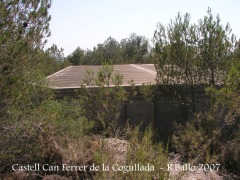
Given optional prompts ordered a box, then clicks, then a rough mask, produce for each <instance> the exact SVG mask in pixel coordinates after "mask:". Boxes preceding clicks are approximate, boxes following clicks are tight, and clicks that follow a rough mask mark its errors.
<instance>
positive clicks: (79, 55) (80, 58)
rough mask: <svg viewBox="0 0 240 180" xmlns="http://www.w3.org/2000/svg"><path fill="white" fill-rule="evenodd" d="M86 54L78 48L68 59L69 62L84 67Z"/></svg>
mask: <svg viewBox="0 0 240 180" xmlns="http://www.w3.org/2000/svg"><path fill="white" fill-rule="evenodd" d="M84 57H85V52H84V50H82V49H81V48H80V47H77V48H76V49H75V50H74V51H73V53H72V54H70V55H69V56H68V57H67V60H68V61H69V62H70V63H72V64H73V65H84V64H86V61H85V59H84Z"/></svg>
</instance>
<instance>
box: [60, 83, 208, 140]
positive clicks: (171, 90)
mask: <svg viewBox="0 0 240 180" xmlns="http://www.w3.org/2000/svg"><path fill="white" fill-rule="evenodd" d="M195 90H196V92H195V95H196V96H195V100H196V112H200V111H206V110H207V109H208V107H209V98H208V97H207V96H206V94H205V91H204V87H198V88H196V89H195ZM160 91H161V89H160ZM184 94H185V95H189V94H190V91H189V88H188V87H187V86H184V85H183V86H177V87H175V86H168V87H167V88H164V91H161V93H160V95H159V97H158V98H159V100H158V101H157V102H155V103H150V102H146V101H145V100H144V98H143V96H142V95H141V94H138V96H136V97H132V98H130V99H129V101H128V102H125V103H124V105H123V107H122V109H121V112H120V114H121V115H120V122H121V121H122V122H126V121H128V122H129V124H130V125H136V124H137V125H139V124H141V123H142V126H141V127H142V128H141V129H142V130H143V129H144V128H145V127H146V126H147V125H149V124H150V123H152V124H153V126H154V127H155V130H156V132H157V136H159V139H166V138H168V137H169V135H171V133H172V131H173V124H174V123H175V122H176V123H181V124H184V123H185V122H186V121H188V120H190V119H191V118H192V116H193V114H192V112H191V105H189V104H188V105H186V104H185V103H183V102H181V100H180V101H179V100H177V101H175V102H174V100H176V99H177V96H179V95H183V96H184ZM57 96H58V97H59V98H62V97H65V96H74V90H71V89H67V90H64V89H63V90H58V91H57ZM169 97H170V98H171V99H172V100H173V101H172V102H169ZM170 101H171V100H170ZM123 124H124V123H123Z"/></svg>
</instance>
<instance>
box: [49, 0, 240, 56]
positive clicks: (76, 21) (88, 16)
mask: <svg viewBox="0 0 240 180" xmlns="http://www.w3.org/2000/svg"><path fill="white" fill-rule="evenodd" d="M208 7H210V8H211V9H212V14H213V15H214V16H215V15H217V14H219V15H220V18H221V20H222V25H226V24H227V23H229V24H230V27H231V28H232V32H233V33H234V34H235V35H236V36H237V38H239V37H240V22H239V19H240V11H239V8H240V0H52V6H51V8H50V10H49V13H50V15H51V17H52V20H51V21H50V30H51V36H50V38H48V43H47V45H46V48H48V47H50V46H51V45H52V44H56V45H57V46H58V48H63V49H64V55H65V56H67V55H69V54H71V53H72V52H73V51H74V50H75V49H76V48H77V47H80V48H82V49H84V50H87V49H90V50H92V49H93V47H94V46H97V44H99V43H103V42H104V41H105V40H106V39H107V38H108V37H110V36H111V37H112V38H115V39H116V40H118V41H120V40H121V39H124V38H128V37H129V35H130V34H131V33H136V34H137V35H141V36H145V37H146V38H148V39H149V40H150V41H151V39H152V38H153V34H154V31H155V30H156V25H157V23H161V24H163V25H165V26H167V25H168V24H169V23H170V20H171V19H174V18H175V17H176V16H177V14H178V12H180V13H181V14H182V15H184V14H185V13H190V15H191V22H192V23H197V22H198V20H199V19H203V17H204V16H205V15H207V9H208Z"/></svg>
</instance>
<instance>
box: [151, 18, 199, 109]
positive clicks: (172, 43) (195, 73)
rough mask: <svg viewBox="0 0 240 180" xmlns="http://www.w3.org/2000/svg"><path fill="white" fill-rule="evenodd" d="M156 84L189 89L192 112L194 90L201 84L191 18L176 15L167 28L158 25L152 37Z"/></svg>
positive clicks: (194, 30) (194, 32) (195, 38)
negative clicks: (183, 86) (180, 86)
mask: <svg viewBox="0 0 240 180" xmlns="http://www.w3.org/2000/svg"><path fill="white" fill-rule="evenodd" d="M154 42H155V49H154V51H155V58H156V69H157V81H158V82H159V83H160V84H186V85H187V86H188V87H189V88H190V92H191V102H192V111H193V112H195V103H196V102H195V86H196V84H200V83H201V76H202V73H201V71H200V69H199V67H198V63H199V59H198V56H197V47H196V45H197V34H196V26H195V25H191V24H190V15H189V14H188V13H187V14H185V15H184V16H183V17H182V16H181V15H180V13H179V14H178V16H177V17H176V18H175V20H174V21H173V20H171V22H170V24H169V25H168V27H167V28H165V27H164V26H163V25H161V24H158V29H157V30H156V31H155V33H154Z"/></svg>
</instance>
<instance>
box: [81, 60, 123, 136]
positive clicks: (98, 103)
mask: <svg viewBox="0 0 240 180" xmlns="http://www.w3.org/2000/svg"><path fill="white" fill-rule="evenodd" d="M112 72H113V66H111V65H108V64H105V65H103V66H102V68H101V69H99V71H98V73H97V78H93V73H92V72H89V71H88V72H87V73H88V76H87V77H86V79H85V81H84V86H83V87H82V89H81V90H80V94H79V95H80V97H79V98H80V99H83V103H84V107H86V117H87V119H88V120H89V121H92V122H94V130H93V131H94V133H101V134H103V135H107V136H113V135H116V133H117V132H118V128H117V126H118V124H117V122H118V121H119V119H120V112H121V108H122V105H123V102H124V101H125V100H126V99H127V92H126V91H125V89H124V88H123V87H122V86H120V85H121V83H122V78H123V77H122V75H120V74H115V75H113V74H112ZM110 84H113V87H111V86H110ZM95 86H97V88H94V87H95Z"/></svg>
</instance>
